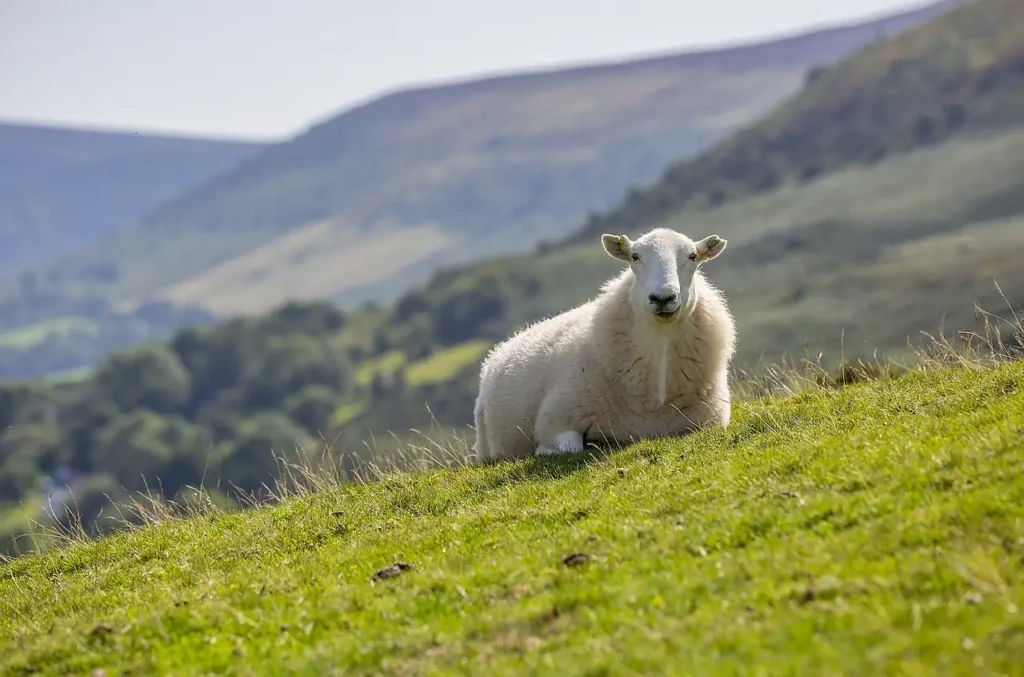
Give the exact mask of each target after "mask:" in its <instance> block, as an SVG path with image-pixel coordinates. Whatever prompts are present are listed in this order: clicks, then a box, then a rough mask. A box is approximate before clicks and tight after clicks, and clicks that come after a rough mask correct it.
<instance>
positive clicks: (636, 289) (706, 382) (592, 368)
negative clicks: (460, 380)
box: [474, 228, 736, 461]
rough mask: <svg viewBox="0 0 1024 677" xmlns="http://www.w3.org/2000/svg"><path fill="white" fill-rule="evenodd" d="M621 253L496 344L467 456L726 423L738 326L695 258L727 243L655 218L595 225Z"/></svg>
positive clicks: (483, 375)
mask: <svg viewBox="0 0 1024 677" xmlns="http://www.w3.org/2000/svg"><path fill="white" fill-rule="evenodd" d="M602 239H603V244H604V247H605V250H606V251H607V252H608V254H609V255H611V256H613V257H614V258H616V259H619V260H622V261H623V262H625V263H627V264H629V267H628V268H626V269H625V270H623V271H622V273H621V274H619V275H618V276H616V277H614V278H612V279H610V280H608V281H607V282H606V283H605V284H604V285H603V287H602V289H601V292H600V294H598V295H597V296H596V297H595V298H593V299H592V300H590V301H589V302H587V303H584V304H582V305H580V306H577V307H575V308H572V309H570V310H567V311H565V312H563V313H561V314H559V315H556V316H554V317H551V318H548V319H546V320H542V321H540V322H537V323H535V324H532V325H530V326H528V327H526V328H524V329H522V330H521V331H519V332H518V333H516V334H515V335H513V336H512V337H510V338H509V339H507V340H506V341H504V342H502V343H500V344H499V345H497V346H495V347H494V348H493V349H492V350H491V352H490V353H489V354H488V355H487V357H486V358H485V359H484V362H483V364H482V365H481V370H480V392H479V395H478V397H477V401H476V407H475V411H474V418H475V424H476V443H475V445H474V452H475V455H476V458H477V460H480V461H483V460H489V459H501V458H522V457H526V456H530V455H532V454H535V453H536V454H553V453H566V452H578V451H582V450H583V448H584V443H585V442H587V441H593V442H597V443H604V444H609V443H610V444H616V443H619V444H625V443H629V442H631V441H635V440H638V439H643V438H650V437H661V436H666V435H677V434H683V433H686V432H689V431H692V430H694V429H695V428H697V427H699V426H703V425H708V424H711V425H720V426H727V425H728V424H729V416H730V394H729V386H728V368H729V363H730V361H731V359H732V356H733V353H734V350H735V343H736V328H735V322H734V320H733V317H732V315H731V313H730V311H729V307H728V304H727V303H726V300H725V297H724V295H723V294H722V293H721V292H720V291H719V290H718V289H717V288H715V287H714V285H712V284H711V283H710V282H708V281H707V280H706V279H705V277H704V275H703V272H702V271H701V270H700V266H701V265H702V264H703V263H705V262H706V261H709V260H711V259H713V258H715V257H717V256H718V255H719V254H721V252H722V251H723V250H724V249H725V245H726V240H724V239H722V238H719V237H718V236H717V235H711V236H709V237H706V238H704V239H703V240H700V241H698V242H694V241H692V240H690V239H689V238H688V237H686V236H685V235H683V234H681V233H677V232H676V231H673V230H669V229H664V228H659V229H655V230H652V231H650V232H648V233H646V234H645V235H644V236H642V237H641V238H639V239H638V240H636V241H635V242H633V241H630V240H629V238H627V237H626V236H624V235H619V236H614V235H605V236H604V237H603V238H602Z"/></svg>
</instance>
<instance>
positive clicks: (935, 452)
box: [0, 362, 1024, 675]
mask: <svg viewBox="0 0 1024 677" xmlns="http://www.w3.org/2000/svg"><path fill="white" fill-rule="evenodd" d="M1022 462H1024V364H1022V363H1020V362H1016V363H1013V362H1010V363H1005V364H1002V365H997V366H994V367H990V368H986V369H983V370H975V369H969V368H966V367H962V368H945V369H937V370H934V371H923V372H922V371H918V372H912V373H910V374H908V375H905V376H903V377H901V378H886V379H883V380H879V381H876V382H869V383H859V384H856V385H852V386H849V387H846V388H842V389H829V388H817V387H813V386H812V387H809V388H807V389H805V390H803V391H801V392H800V393H798V394H796V395H794V396H791V397H788V398H784V399H769V400H761V401H757V402H752V403H748V404H740V405H737V407H736V411H735V418H734V421H733V423H732V424H731V425H730V426H729V428H728V429H726V430H705V431H702V432H700V433H698V434H696V435H693V436H690V437H687V438H682V439H674V440H660V441H654V442H644V443H641V444H637V445H634V446H631V447H629V448H626V449H623V450H617V451H613V452H612V453H611V454H610V455H603V454H601V453H596V454H594V455H592V456H587V455H579V456H574V457H568V458H561V459H553V460H540V459H531V460H527V461H521V462H511V463H503V464H497V465H492V466H484V467H460V468H454V469H439V470H433V471H429V472H421V473H404V474H393V475H385V476H384V477H382V478H381V479H380V480H379V481H376V482H370V483H366V484H349V485H343V486H341V487H334V488H328V489H324V490H323V491H320V492H317V493H302V492H298V493H297V494H296V495H295V496H294V497H292V498H290V499H288V500H286V501H285V502H283V503H281V504H278V505H275V506H269V507H261V508H256V509H252V510H250V511H247V512H244V513H234V514H225V513H221V512H213V513H210V514H207V515H205V516H197V517H192V518H189V519H165V520H158V521H160V522H161V523H159V524H157V525H155V526H151V527H147V528H142V529H137V530H134V531H131V532H127V533H124V534H119V535H116V536H113V537H109V538H106V539H103V540H101V541H98V542H91V543H82V542H74V543H71V544H69V545H68V546H67V547H65V548H63V549H62V550H60V551H53V552H49V553H45V554H42V555H33V556H26V557H23V558H20V559H17V560H14V561H12V562H10V563H7V564H6V565H3V566H0V645H3V646H5V647H6V651H4V652H3V653H2V654H0V672H3V673H4V674H19V672H24V671H26V670H35V671H36V674H65V673H68V672H72V673H75V674H87V673H88V672H89V671H90V670H92V669H95V668H102V669H105V670H107V671H108V674H129V673H130V674H169V673H174V674H260V675H276V674H295V673H299V674H311V675H313V674H315V675H328V674H338V675H342V674H345V675H349V674H381V673H385V674H450V673H472V674H488V675H500V674H559V675H566V674H591V675H595V674H640V673H643V674H651V673H671V674H700V675H707V674H738V673H743V674H772V675H782V674H854V675H864V674H882V673H884V674H915V675H923V674H929V675H930V674H965V675H966V674H971V675H975V674H1007V675H1009V674H1024V660H1022V658H1024V609H1022V607H1024V562H1022V557H1024V475H1022V474H1021V472H1020V468H1021V464H1022ZM575 552H583V553H586V554H588V555H590V557H591V560H590V561H589V562H586V563H584V564H583V565H581V566H578V567H567V566H564V565H563V563H562V560H563V558H564V557H565V556H567V555H569V554H570V553H575ZM396 561H403V562H406V563H408V564H410V565H411V566H412V567H413V568H412V569H411V570H409V571H407V572H405V573H404V574H403V575H401V576H399V577H397V578H393V579H389V580H383V581H378V582H376V583H371V580H370V579H371V575H372V574H373V573H374V572H375V571H376V570H378V569H380V568H382V567H385V566H388V565H391V564H392V563H394V562H396Z"/></svg>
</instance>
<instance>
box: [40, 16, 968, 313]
mask: <svg viewBox="0 0 1024 677" xmlns="http://www.w3.org/2000/svg"><path fill="white" fill-rule="evenodd" d="M953 4H955V3H950V2H944V3H940V4H938V5H931V6H928V7H926V8H924V9H920V10H916V11H913V12H908V13H903V14H900V15H898V16H892V17H887V18H884V19H881V20H875V21H870V22H866V23H861V24H858V25H853V26H845V27H839V28H833V29H829V30H823V31H817V32H813V33H809V34H806V35H800V36H796V37H790V38H786V39H783V40H777V41H772V42H767V43H763V44H756V45H748V46H742V47H735V48H729V49H721V50H715V51H710V52H700V53H686V54H678V55H670V56H663V57H658V58H649V59H644V60H639V61H634V62H629V63H616V64H609V65H599V66H588V67H582V68H574V69H569V70H561V71H554V72H542V73H528V74H518V75H511V76H508V77H500V78H490V79H486V80H480V81H472V82H462V83H456V84H451V85H445V86H439V87H429V88H425V89H414V90H408V91H401V92H396V93H393V94H390V95H387V96H384V97H382V98H380V99H377V100H375V101H372V102H370V103H368V104H366V105H364V106H360V107H357V108H355V109H352V110H348V111H345V112H344V113H342V114H341V115H338V116H337V117H334V118H331V119H329V120H326V121H325V122H323V123H321V124H318V125H315V126H314V127H312V128H311V129H309V130H307V131H305V132H304V133H302V134H300V135H299V136H297V137H296V138H294V139H292V140H291V141H289V142H286V143H281V144H278V145H276V146H274V147H272V148H269V149H266V150H265V151H263V152H261V153H259V154H258V155H257V156H255V157H253V158H251V159H250V160H249V161H247V162H245V163H242V164H241V165H239V166H238V167H237V168H235V169H234V170H232V171H228V172H225V173H222V174H221V175H219V176H218V177H216V178H215V179H212V180H210V181H208V182H206V183H204V184H203V185H202V186H201V187H199V188H197V189H195V190H193V191H190V192H188V193H187V194H185V195H183V196H181V197H179V198H177V199H175V200H172V201H169V202H167V203H165V204H164V205H162V206H161V207H160V208H158V209H156V210H154V211H151V212H149V213H148V214H147V215H146V216H145V217H144V218H142V219H141V220H140V222H139V224H138V226H137V227H136V228H134V229H131V230H129V231H126V232H123V233H119V234H117V235H116V236H112V237H110V238H108V239H106V240H104V241H103V242H101V243H98V244H95V245H94V246H92V247H90V248H87V249H83V250H81V251H77V252H74V253H73V254H71V255H69V256H67V257H64V258H63V259H61V260H60V261H58V262H57V263H55V264H54V265H52V266H49V267H47V268H46V269H45V270H44V274H43V275H42V277H43V278H45V279H46V280H48V281H49V283H50V284H51V287H50V288H51V289H53V290H57V291H59V290H67V289H76V290H81V289H85V290H87V293H91V294H101V295H103V296H104V297H105V298H109V299H112V300H115V301H118V302H120V303H123V304H125V305H126V306H128V307H130V306H131V305H132V304H134V303H138V302H140V301H143V300H147V299H153V298H156V299H167V300H171V301H174V302H186V303H187V302H192V303H197V304H201V305H203V306H204V307H205V308H206V309H208V310H212V311H214V312H217V313H223V314H230V313H235V312H258V311H264V310H267V309H269V308H270V307H272V306H274V305H276V304H278V303H280V302H282V301H284V300H287V299H294V298H310V297H329V298H333V299H337V300H339V301H341V302H343V303H344V304H345V305H346V306H347V307H348V306H352V305H354V304H357V303H359V302H361V301H363V300H366V299H369V298H374V299H378V300H387V299H391V298H394V297H395V296H397V295H398V294H400V293H401V292H403V291H405V290H406V289H408V288H410V287H412V286H414V285H415V284H417V283H418V282H422V281H424V280H425V279H426V278H427V277H428V275H429V273H430V272H431V271H432V270H433V269H435V268H436V267H437V266H439V265H454V264H459V263H465V262H468V261H471V260H475V259H477V258H480V257H482V256H487V255H494V254H499V253H508V252H516V251H519V252H521V251H528V250H529V249H531V248H532V247H533V246H535V245H536V243H537V242H538V240H540V239H557V238H559V237H561V236H563V235H566V234H568V233H569V232H570V231H571V230H572V229H573V228H576V227H578V226H579V224H580V223H581V222H582V221H583V219H584V217H585V215H586V214H587V212H588V210H595V209H605V208H608V207H610V206H611V205H612V204H613V202H612V201H613V200H615V199H617V196H618V195H620V194H622V193H623V192H624V191H625V190H626V189H628V188H629V187H630V186H634V185H642V184H645V183H648V182H650V181H652V180H654V179H656V178H657V177H658V176H659V174H660V173H661V172H662V171H663V170H664V168H665V167H666V166H667V165H668V164H669V163H670V162H673V161H675V160H677V159H678V158H680V157H684V156H689V155H693V154H694V153H697V152H700V151H702V150H704V149H706V148H707V147H708V146H710V145H711V144H713V143H714V142H716V141H718V140H719V139H721V138H722V137H723V136H724V135H725V134H726V133H728V132H729V131H731V130H732V129H733V128H735V127H736V126H737V125H741V124H744V123H747V122H749V121H751V120H754V119H756V118H758V117H759V116H761V115H762V114H763V113H764V112H766V111H768V110H770V109H771V108H772V107H774V106H775V105H777V104H778V102H779V101H781V100H783V99H784V98H786V97H787V96H789V95H791V94H792V93H794V92H796V91H798V90H799V89H800V88H801V86H802V85H803V83H804V81H805V78H806V76H807V74H808V71H809V70H812V69H814V68H817V67H820V66H823V65H828V64H831V63H833V62H835V61H836V60H838V59H841V58H843V57H845V56H847V55H848V54H850V53H851V52H853V51H854V50H856V49H857V48H859V47H861V46H863V45H865V44H867V43H870V42H871V41H873V40H877V39H879V37H880V36H881V35H883V34H888V33H895V32H898V31H900V30H903V29H904V28H907V27H909V26H913V25H916V24H919V23H920V22H922V21H925V20H926V19H928V18H930V17H933V16H935V15H937V14H939V13H941V12H943V11H946V10H947V9H948V8H949V7H950V6H952V5H953ZM96 270H102V271H107V272H108V273H109V275H107V276H106V277H105V278H99V277H98V276H96V275H94V274H91V271H96Z"/></svg>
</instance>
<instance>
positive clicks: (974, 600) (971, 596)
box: [963, 590, 983, 604]
mask: <svg viewBox="0 0 1024 677" xmlns="http://www.w3.org/2000/svg"><path fill="white" fill-rule="evenodd" d="M982 599H983V598H982V596H981V593H980V592H975V591H974V590H971V591H970V592H966V593H964V596H963V602H964V604H981V600H982Z"/></svg>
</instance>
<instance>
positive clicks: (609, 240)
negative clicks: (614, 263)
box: [601, 233, 633, 263]
mask: <svg viewBox="0 0 1024 677" xmlns="http://www.w3.org/2000/svg"><path fill="white" fill-rule="evenodd" d="M601 244H603V245H604V250H605V251H606V252H608V256H610V257H612V258H613V259H618V260H619V261H625V262H627V263H629V250H630V248H631V247H632V246H633V243H632V242H630V240H629V238H628V237H626V236H625V235H609V234H608V233H605V234H604V235H602V236H601Z"/></svg>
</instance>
